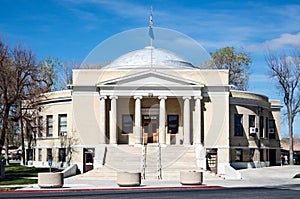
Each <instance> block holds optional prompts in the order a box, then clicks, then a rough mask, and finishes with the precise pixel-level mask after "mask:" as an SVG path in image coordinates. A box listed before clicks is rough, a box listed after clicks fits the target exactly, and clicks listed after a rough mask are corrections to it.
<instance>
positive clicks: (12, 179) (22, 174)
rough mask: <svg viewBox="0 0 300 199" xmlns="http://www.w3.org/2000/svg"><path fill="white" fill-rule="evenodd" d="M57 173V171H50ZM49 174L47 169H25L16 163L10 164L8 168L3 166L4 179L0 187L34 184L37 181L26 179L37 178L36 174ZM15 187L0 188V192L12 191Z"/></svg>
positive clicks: (0, 181)
mask: <svg viewBox="0 0 300 199" xmlns="http://www.w3.org/2000/svg"><path fill="white" fill-rule="evenodd" d="M52 171H57V169H52ZM41 172H49V168H36V167H26V166H22V165H20V164H18V163H11V164H9V166H5V178H4V179H3V180H0V186H5V185H9V186H11V185H24V184H36V183H37V179H32V178H28V177H37V176H38V173H41ZM13 189H15V187H1V188H0V190H13Z"/></svg>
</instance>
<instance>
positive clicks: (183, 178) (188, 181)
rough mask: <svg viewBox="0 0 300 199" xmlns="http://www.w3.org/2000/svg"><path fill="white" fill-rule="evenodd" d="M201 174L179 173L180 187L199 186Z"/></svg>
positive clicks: (199, 172)
mask: <svg viewBox="0 0 300 199" xmlns="http://www.w3.org/2000/svg"><path fill="white" fill-rule="evenodd" d="M202 181H203V172H201V171H180V183H181V184H182V185H201V184H202Z"/></svg>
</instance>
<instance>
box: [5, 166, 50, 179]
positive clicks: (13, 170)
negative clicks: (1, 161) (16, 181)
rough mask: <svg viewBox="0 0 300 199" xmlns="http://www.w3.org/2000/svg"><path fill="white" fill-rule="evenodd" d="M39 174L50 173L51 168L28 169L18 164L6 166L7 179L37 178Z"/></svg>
mask: <svg viewBox="0 0 300 199" xmlns="http://www.w3.org/2000/svg"><path fill="white" fill-rule="evenodd" d="M39 172H49V168H36V167H26V166H22V165H20V164H18V163H11V164H9V166H5V176H6V177H11V176H12V177H37V175H38V173H39Z"/></svg>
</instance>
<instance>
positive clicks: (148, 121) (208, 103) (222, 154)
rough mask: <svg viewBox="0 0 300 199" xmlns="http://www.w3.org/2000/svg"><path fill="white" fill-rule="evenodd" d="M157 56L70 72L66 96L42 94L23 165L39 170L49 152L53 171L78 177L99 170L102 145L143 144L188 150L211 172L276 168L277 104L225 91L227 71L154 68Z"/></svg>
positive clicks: (169, 64) (169, 65)
mask: <svg viewBox="0 0 300 199" xmlns="http://www.w3.org/2000/svg"><path fill="white" fill-rule="evenodd" d="M153 50H154V51H155V49H153ZM158 52H159V53H162V54H163V55H164V53H165V57H168V53H167V52H165V51H158ZM143 53H145V52H144V51H143V50H142V51H141V52H140V51H138V52H137V53H136V54H138V55H139V56H142V55H143ZM154 55H156V54H155V53H154ZM163 55H160V56H162V57H158V58H159V60H160V62H157V63H159V64H158V65H153V66H149V65H145V63H140V65H139V62H137V61H132V60H133V59H134V58H135V57H136V56H135V54H134V53H130V54H129V55H127V58H126V55H124V56H123V58H122V59H124V57H125V58H126V59H125V60H127V62H126V63H127V65H126V64H124V66H122V67H121V66H119V65H120V63H122V62H120V59H118V60H117V61H116V62H112V64H111V65H108V66H107V67H104V68H102V69H98V70H91V69H77V70H73V84H72V86H71V87H70V90H66V91H60V92H53V93H48V94H47V96H48V97H47V100H45V102H44V108H43V110H42V112H41V119H42V120H43V121H44V127H45V128H44V131H43V132H41V136H40V137H38V138H37V140H36V143H35V144H34V146H33V151H32V154H33V155H32V157H31V160H30V161H29V162H30V164H33V165H36V166H47V160H48V159H49V158H48V156H49V153H50V152H49V151H50V150H51V151H52V156H53V163H54V166H57V167H65V166H67V165H69V164H74V163H76V164H78V166H79V169H80V170H81V171H82V172H84V171H86V170H87V169H88V167H89V165H91V166H92V168H93V167H98V166H99V165H97V164H102V163H103V161H102V159H103V158H105V149H103V148H102V146H105V145H130V146H141V145H144V144H160V145H161V146H165V147H168V146H170V145H184V146H189V147H190V146H193V147H194V148H195V151H196V156H197V157H196V159H197V164H198V166H199V167H200V168H203V169H211V170H213V171H214V172H216V173H224V172H225V169H224V168H225V166H228V165H231V166H233V167H235V168H244V167H250V166H269V165H272V164H277V163H278V162H279V154H280V143H279V138H280V102H278V101H270V100H269V99H268V98H267V97H266V96H262V95H259V94H255V93H250V92H241V91H232V90H230V85H229V83H228V70H216V69H200V68H197V67H194V66H192V65H191V64H187V63H184V65H183V66H181V65H180V63H176V64H174V65H172V63H173V62H169V61H168V62H166V64H165V65H161V64H162V63H164V62H162V60H163V58H164V56H163ZM157 56H158V55H157ZM171 57H172V58H174V57H175V58H174V59H176V56H174V55H172V56H171ZM154 58H155V57H154ZM158 58H157V59H158ZM141 60H142V59H141ZM116 64H118V65H116ZM125 66H126V67H125ZM249 115H251V116H250V117H251V119H252V120H251V122H252V123H251V125H252V124H253V118H254V126H253V128H254V129H255V130H254V131H253V132H250V127H249ZM49 116H50V120H49ZM51 118H52V119H51ZM238 119H239V120H238ZM237 121H239V122H240V124H238V123H237ZM269 121H271V123H272V130H271V131H270V128H269ZM49 122H50V124H49ZM64 125H66V126H64ZM238 128H240V130H238ZM49 129H50V130H51V131H52V134H51V135H49V133H47V131H49ZM59 129H66V132H61V131H60V130H59ZM252 130H253V129H252V127H251V131H252ZM270 134H272V136H271V137H270V136H269V135H270ZM102 149H103V150H102ZM101 162H102V163H101ZM187 164H188V163H187Z"/></svg>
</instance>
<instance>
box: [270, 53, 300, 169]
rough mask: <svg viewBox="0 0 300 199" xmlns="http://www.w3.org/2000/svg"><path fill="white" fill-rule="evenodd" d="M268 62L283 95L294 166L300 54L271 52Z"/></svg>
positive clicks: (298, 105)
mask: <svg viewBox="0 0 300 199" xmlns="http://www.w3.org/2000/svg"><path fill="white" fill-rule="evenodd" d="M266 61H267V64H268V66H269V69H270V71H271V78H273V79H275V80H276V81H277V83H278V88H279V90H280V92H281V94H282V95H283V102H284V105H285V107H286V112H287V118H288V128H289V139H290V148H289V159H290V164H291V165H293V164H294V162H293V154H294V141H293V140H294V139H293V136H294V132H293V131H294V130H293V124H294V120H295V117H296V115H297V114H298V113H299V111H300V52H299V51H296V50H294V51H293V52H290V53H288V54H286V53H281V54H276V53H272V52H269V53H268V55H267V56H266Z"/></svg>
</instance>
